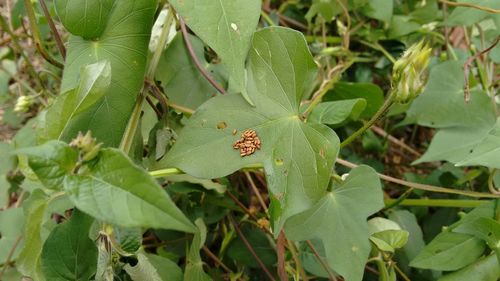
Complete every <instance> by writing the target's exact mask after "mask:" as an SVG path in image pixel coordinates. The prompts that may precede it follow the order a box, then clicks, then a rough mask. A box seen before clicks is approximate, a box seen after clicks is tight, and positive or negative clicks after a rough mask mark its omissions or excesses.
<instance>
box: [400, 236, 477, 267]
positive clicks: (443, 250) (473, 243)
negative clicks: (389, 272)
mask: <svg viewBox="0 0 500 281" xmlns="http://www.w3.org/2000/svg"><path fill="white" fill-rule="evenodd" d="M483 251H484V242H482V241H481V240H480V239H478V238H476V237H474V236H472V235H468V234H462V233H454V232H442V233H440V234H439V235H438V236H436V238H434V239H433V240H432V241H431V242H430V243H429V245H427V246H426V247H425V248H424V249H423V250H422V252H420V254H418V256H417V257H415V259H413V260H412V261H411V263H410V266H412V267H418V268H425V269H434V270H446V271H451V270H458V269H460V268H462V267H465V266H467V265H469V264H471V263H473V262H474V261H475V260H476V259H477V258H479V257H480V256H481V255H482V254H483Z"/></svg>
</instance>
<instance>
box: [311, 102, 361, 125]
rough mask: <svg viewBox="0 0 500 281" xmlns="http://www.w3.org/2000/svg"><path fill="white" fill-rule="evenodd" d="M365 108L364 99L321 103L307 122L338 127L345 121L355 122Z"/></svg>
mask: <svg viewBox="0 0 500 281" xmlns="http://www.w3.org/2000/svg"><path fill="white" fill-rule="evenodd" d="M365 107H366V100H364V99H352V100H340V101H332V102H322V103H320V104H318V105H317V106H316V107H315V108H314V109H313V111H312V112H311V114H310V115H309V117H308V118H307V121H309V122H316V123H323V124H328V125H339V124H342V123H343V122H344V121H346V120H347V119H351V120H357V119H358V118H359V116H360V114H361V113H362V112H363V111H364V110H365Z"/></svg>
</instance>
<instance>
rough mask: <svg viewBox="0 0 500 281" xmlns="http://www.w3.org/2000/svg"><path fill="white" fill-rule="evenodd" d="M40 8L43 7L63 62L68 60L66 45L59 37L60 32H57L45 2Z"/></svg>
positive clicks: (41, 3) (41, 0)
mask: <svg viewBox="0 0 500 281" xmlns="http://www.w3.org/2000/svg"><path fill="white" fill-rule="evenodd" d="M40 6H42V10H43V14H44V15H45V18H46V19H47V23H48V24H49V27H50V30H51V31H52V35H53V36H54V40H55V41H56V45H57V49H58V50H59V53H60V54H61V57H62V58H63V60H65V59H66V48H65V47H64V43H63V41H62V39H61V36H60V35H59V32H58V31H57V28H56V25H55V24H54V21H53V20H52V17H51V16H50V13H49V9H48V8H47V5H46V4H45V0H40Z"/></svg>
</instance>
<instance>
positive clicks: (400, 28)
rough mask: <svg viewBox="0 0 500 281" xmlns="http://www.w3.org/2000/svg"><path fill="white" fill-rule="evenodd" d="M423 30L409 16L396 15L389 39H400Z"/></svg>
mask: <svg viewBox="0 0 500 281" xmlns="http://www.w3.org/2000/svg"><path fill="white" fill-rule="evenodd" d="M420 28H421V25H420V23H418V22H416V21H414V20H413V19H412V18H411V17H409V16H404V15H394V16H393V17H392V20H391V24H390V28H389V38H399V37H402V36H405V35H408V34H410V33H413V32H415V31H417V30H419V29H420Z"/></svg>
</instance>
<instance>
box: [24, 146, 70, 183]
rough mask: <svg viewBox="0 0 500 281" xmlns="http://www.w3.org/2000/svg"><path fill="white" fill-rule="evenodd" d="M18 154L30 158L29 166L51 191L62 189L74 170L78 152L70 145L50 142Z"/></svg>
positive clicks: (25, 149)
mask: <svg viewBox="0 0 500 281" xmlns="http://www.w3.org/2000/svg"><path fill="white" fill-rule="evenodd" d="M16 153H17V154H21V155H25V156H27V157H28V165H29V167H30V168H31V169H32V170H33V172H35V174H36V176H37V177H38V179H39V180H40V181H41V182H42V183H43V184H44V186H45V187H47V188H49V189H56V190H59V189H62V183H63V180H64V177H65V176H66V174H69V173H71V172H72V170H73V169H74V167H75V165H76V162H77V160H78V152H77V151H76V150H74V149H73V148H71V147H70V146H69V145H68V144H66V143H64V142H60V141H49V142H47V143H45V144H43V145H41V146H36V147H30V148H23V149H19V150H17V151H16Z"/></svg>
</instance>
